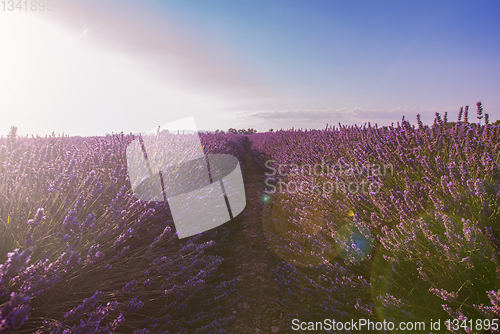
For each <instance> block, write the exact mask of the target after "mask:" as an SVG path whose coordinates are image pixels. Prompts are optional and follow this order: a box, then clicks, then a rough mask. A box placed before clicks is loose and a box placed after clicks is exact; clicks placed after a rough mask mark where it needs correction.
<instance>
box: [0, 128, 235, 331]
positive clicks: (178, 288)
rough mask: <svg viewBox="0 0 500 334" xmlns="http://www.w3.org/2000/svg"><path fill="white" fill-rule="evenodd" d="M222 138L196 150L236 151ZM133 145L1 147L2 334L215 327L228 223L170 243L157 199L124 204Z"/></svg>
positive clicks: (230, 287) (58, 141) (116, 138)
mask: <svg viewBox="0 0 500 334" xmlns="http://www.w3.org/2000/svg"><path fill="white" fill-rule="evenodd" d="M221 137H224V138H218V137H215V136H211V137H210V136H202V142H203V143H204V145H205V147H206V152H207V151H210V153H226V154H233V155H235V156H238V155H239V156H241V154H242V153H241V152H242V151H243V150H244V149H243V148H242V146H241V143H240V142H239V141H231V142H229V140H228V139H226V137H227V135H226V136H223V135H221ZM133 139H134V136H132V135H130V136H129V135H123V134H122V135H112V136H111V135H108V136H106V137H93V138H67V137H62V138H58V137H55V136H53V137H49V138H40V137H32V138H16V139H14V140H13V139H12V138H10V139H4V140H3V141H2V142H0V190H1V193H2V199H1V200H0V221H1V228H0V238H1V240H2V242H1V243H0V263H3V264H2V265H1V266H0V333H11V332H14V333H15V332H26V331H28V332H36V333H111V332H113V333H181V332H186V331H190V332H199V333H214V332H224V331H225V326H226V323H227V321H228V320H229V319H226V318H225V317H224V314H225V311H224V309H223V307H222V305H223V301H224V300H225V299H227V298H228V296H229V295H230V294H231V293H232V292H233V291H234V288H235V284H236V280H235V279H233V278H231V277H226V276H224V275H221V274H220V268H221V266H222V265H223V264H224V262H225V261H228V260H229V258H228V257H226V256H225V255H221V254H220V252H217V250H216V249H214V244H216V243H217V244H225V243H227V238H228V235H229V231H228V228H226V227H224V226H222V227H220V228H217V229H214V230H211V231H208V232H206V233H203V234H202V235H198V236H195V237H192V238H188V239H186V240H185V239H183V240H179V239H178V238H177V236H176V232H175V227H174V225H173V221H172V217H171V214H170V211H169V209H168V205H167V204H166V203H146V202H141V201H138V200H137V199H136V198H134V197H133V195H132V192H131V189H130V182H129V179H128V174H127V170H126V161H125V150H126V148H127V146H128V144H129V143H130V142H131V141H132V140H133ZM221 140H222V141H224V143H223V144H221V143H220V141H221ZM207 153H208V152H207Z"/></svg>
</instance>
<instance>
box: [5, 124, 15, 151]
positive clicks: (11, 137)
mask: <svg viewBox="0 0 500 334" xmlns="http://www.w3.org/2000/svg"><path fill="white" fill-rule="evenodd" d="M16 139H17V126H11V127H10V132H9V135H8V136H7V140H8V142H9V145H10V149H11V150H13V149H14V148H15V147H16Z"/></svg>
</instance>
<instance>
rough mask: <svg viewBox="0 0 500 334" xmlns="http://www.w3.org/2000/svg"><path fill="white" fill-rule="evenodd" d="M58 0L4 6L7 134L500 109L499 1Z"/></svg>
mask: <svg viewBox="0 0 500 334" xmlns="http://www.w3.org/2000/svg"><path fill="white" fill-rule="evenodd" d="M52 3H53V7H54V9H53V10H52V11H50V12H47V11H43V12H41V11H35V12H27V11H21V12H19V11H8V9H6V10H2V8H0V71H1V72H2V73H3V74H4V75H3V76H0V89H2V91H4V93H5V94H6V96H7V97H6V98H4V99H3V101H0V113H1V116H2V122H0V133H1V134H6V133H8V130H9V127H10V125H16V126H18V128H19V132H20V133H21V134H26V133H29V134H31V133H40V134H45V133H51V132H52V131H55V132H56V133H62V132H64V133H66V134H70V135H101V134H104V133H111V132H120V131H124V132H126V133H128V132H143V131H148V130H150V129H153V128H156V127H157V126H158V125H161V124H165V123H168V122H171V121H174V120H176V119H179V118H182V117H187V116H194V117H195V121H196V123H197V126H198V128H199V129H201V130H215V129H224V130H227V129H228V128H230V127H235V128H249V127H253V128H256V129H257V130H259V131H266V130H268V129H269V128H274V129H278V128H290V127H295V128H324V127H325V126H326V124H327V123H328V124H337V123H338V122H341V123H343V124H364V123H366V122H371V123H372V124H373V123H378V124H380V125H386V124H390V123H391V122H397V121H399V120H401V117H402V116H403V115H405V116H406V118H407V119H409V120H410V121H414V120H415V116H416V114H418V113H420V114H421V115H422V118H423V120H424V122H426V123H431V122H432V119H433V116H434V113H435V112H440V113H441V114H443V113H444V112H446V111H447V112H448V113H449V118H450V119H452V120H454V119H455V118H456V115H457V113H458V110H459V108H460V107H461V106H464V105H466V104H468V105H470V106H471V109H472V112H474V111H475V103H476V102H477V101H482V102H483V105H484V109H485V112H487V113H489V114H490V119H492V120H495V119H500V94H499V90H500V62H499V61H498V60H499V59H500V21H499V20H498V18H497V16H498V14H499V13H500V2H498V1H477V2H473V1H439V2H436V1H353V0H350V1H334V0H330V1H326V0H325V1H323V0H309V1H305V0H304V1H297V0H278V1H272V0H268V1H261V0H252V1H246V0H238V1H229V0H227V1H214V0H204V1H201V0H189V1H180V0H177V1H141V2H140V3H139V2H137V1H131V0H128V1H117V0H105V1H97V0H87V1H78V0H53V1H52ZM472 118H473V117H471V119H472Z"/></svg>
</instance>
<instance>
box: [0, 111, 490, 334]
mask: <svg viewBox="0 0 500 334" xmlns="http://www.w3.org/2000/svg"><path fill="white" fill-rule="evenodd" d="M477 107H478V111H477V115H478V117H477V119H475V118H476V117H474V119H472V118H473V117H472V116H469V108H468V107H466V108H464V109H461V110H460V113H459V115H458V120H456V121H454V122H450V120H448V119H447V118H448V115H443V116H444V117H441V116H440V115H439V114H436V118H435V121H434V124H433V125H431V126H424V125H423V124H422V122H421V121H420V118H419V117H417V120H416V122H413V121H411V122H410V121H408V120H405V119H403V120H402V121H400V122H398V123H397V125H394V126H390V127H378V126H376V125H371V124H366V125H363V126H350V127H346V126H339V127H333V126H331V127H327V128H326V129H324V130H294V129H292V130H279V131H273V132H267V133H256V134H251V135H238V134H221V133H217V134H200V139H201V142H202V144H203V149H204V151H205V153H206V154H208V153H224V154H231V155H233V156H235V157H237V158H238V159H239V161H240V165H241V166H242V172H243V175H244V181H245V187H246V188H247V189H246V192H247V206H249V203H250V202H251V203H256V205H257V206H258V211H257V212H258V215H257V216H256V215H244V216H243V217H239V218H238V217H237V218H235V219H233V220H232V221H231V222H229V223H227V224H224V225H222V226H219V227H217V228H215V229H212V230H210V231H207V232H204V233H202V234H199V235H196V236H194V237H189V238H185V239H179V238H178V237H177V235H176V230H175V226H174V224H173V219H172V215H171V213H170V211H169V207H168V204H167V203H155V202H142V201H139V200H137V199H136V198H135V197H134V196H133V193H132V190H131V185H130V180H129V176H128V173H127V162H126V157H125V151H126V148H127V145H128V144H129V143H130V142H131V141H132V140H133V139H134V138H135V136H134V135H123V134H118V135H108V136H105V137H92V138H77V137H58V136H52V137H47V138H45V137H43V138H42V137H37V136H31V137H26V138H24V137H16V136H15V135H11V136H9V137H8V138H2V139H1V140H0V263H2V264H1V265H0V333H135V334H139V333H240V332H237V331H236V330H235V328H240V327H235V326H234V324H235V323H237V322H238V320H241V319H242V318H244V317H245V313H237V312H236V311H232V310H233V309H235V308H236V306H235V303H236V302H238V301H239V296H240V295H241V294H242V291H244V290H245V289H247V287H246V286H245V285H243V284H242V282H241V281H242V279H241V274H242V273H241V272H240V271H239V270H238V269H237V268H238V267H237V266H235V263H241V262H242V261H243V260H242V254H244V252H245V249H243V250H242V251H239V252H238V251H235V248H236V246H238V245H240V244H241V243H240V240H238V238H236V234H237V233H242V229H243V233H244V232H245V231H244V227H242V226H243V225H242V223H243V222H244V223H245V224H251V225H254V226H255V225H257V226H258V228H257V230H258V231H259V233H260V235H259V237H260V238H262V239H263V240H264V241H265V247H263V248H262V249H259V250H258V251H261V252H268V253H269V254H271V256H272V257H273V259H274V260H273V261H274V262H272V263H274V264H275V265H273V268H272V270H271V274H270V275H269V277H265V278H262V280H266V282H271V284H273V287H272V288H273V289H274V290H275V291H276V296H277V298H275V300H273V301H272V302H273V303H274V304H276V307H279V309H280V310H282V311H283V313H285V314H284V317H283V319H286V320H283V321H281V322H280V326H279V327H276V326H270V325H269V326H268V327H267V329H265V328H261V330H260V332H262V331H264V332H269V333H271V332H277V331H279V332H294V333H295V332H297V333H306V332H310V330H311V329H310V328H309V327H308V326H309V325H305V326H303V327H301V328H294V325H293V322H292V319H300V321H303V322H307V323H308V324H309V323H310V324H313V325H314V326H316V323H317V322H319V323H321V322H323V320H324V319H335V320H336V321H339V322H340V321H343V322H350V321H353V320H358V319H367V320H370V321H372V322H381V321H387V322H389V321H392V322H394V323H396V324H397V323H399V322H424V323H426V327H425V329H422V328H421V329H420V330H413V331H411V332H420V333H430V332H433V333H437V332H443V333H444V332H446V331H447V329H446V326H445V324H444V323H443V322H444V321H445V320H447V319H450V323H451V324H453V326H451V327H452V328H450V330H449V332H452V333H489V332H498V331H496V330H495V328H496V327H497V326H495V324H496V321H494V320H495V319H500V290H499V289H500V287H499V286H498V285H499V284H498V283H499V278H500V275H499V271H498V260H499V259H498V255H499V249H500V248H499V247H500V241H499V239H500V224H499V223H500V168H499V163H500V126H499V125H491V124H489V121H488V119H487V117H485V119H482V117H483V113H482V107H481V105H480V104H478V105H477ZM474 116H475V115H474ZM454 117H455V115H454ZM249 159H251V161H250V160H249ZM280 165H282V166H284V167H283V168H279V169H278V167H279V166H280ZM315 165H318V166H319V168H316V169H315V167H314V166H315ZM249 166H252V169H250V167H249ZM347 167H349V168H347ZM254 168H255V169H254ZM312 183H314V184H316V187H310V186H311V184H312ZM252 185H258V186H259V187H258V189H261V190H262V191H260V190H259V193H254V192H252V191H249V189H250V188H251V186H252ZM300 185H305V187H302V188H301V187H300ZM360 185H361V187H360ZM280 188H281V189H280ZM247 209H248V208H247ZM264 248H265V249H264ZM246 260H249V259H248V258H245V259H244V261H246ZM262 298H264V297H262ZM233 301H236V302H233ZM266 305H267V304H266ZM267 307H268V308H271V307H272V305H267ZM263 314H264V317H265V312H264V313H263ZM438 319H440V320H441V328H440V330H436V329H435V330H431V327H430V322H431V321H437V320H438ZM247 320H249V321H252V319H247ZM264 320H266V321H269V323H270V322H271V320H276V319H266V318H264ZM478 320H479V321H478ZM453 321H454V322H453ZM455 324H458V326H455ZM499 325H500V324H499ZM239 330H240V329H239ZM394 331H396V330H394ZM245 332H250V330H245ZM255 332H256V331H255V330H254V331H253V333H255ZM318 332H331V333H344V332H346V331H345V330H344V329H339V328H336V329H335V328H334V329H328V328H326V326H325V328H322V329H321V330H319V331H318ZM358 332H360V333H362V332H367V330H366V328H365V330H359V331H358ZM375 332H377V331H375ZM378 332H390V331H389V330H379V331H378ZM400 332H401V331H400ZM409 332H410V331H409Z"/></svg>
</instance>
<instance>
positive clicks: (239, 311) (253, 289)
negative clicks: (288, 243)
mask: <svg viewBox="0 0 500 334" xmlns="http://www.w3.org/2000/svg"><path fill="white" fill-rule="evenodd" d="M244 174H245V177H244V178H245V180H244V181H245V194H246V199H247V205H246V208H245V210H244V211H243V213H242V219H241V224H242V225H243V226H242V228H241V229H240V230H239V232H238V234H237V235H236V238H237V240H238V242H237V243H236V244H237V245H238V246H237V247H236V250H235V251H236V254H237V257H238V259H237V269H238V270H239V271H240V272H241V274H240V275H239V279H240V282H239V284H238V288H237V289H238V290H237V291H236V293H235V294H234V297H233V298H231V300H230V302H231V303H232V304H233V306H232V308H231V310H230V312H231V313H232V314H231V315H232V316H233V318H235V322H234V323H233V324H232V325H230V326H229V328H228V333H234V334H240V333H283V332H285V331H287V328H288V324H287V323H286V322H285V312H284V310H283V309H282V307H281V306H280V305H279V304H278V303H277V301H276V298H277V297H278V295H277V291H276V285H275V282H274V277H273V274H272V272H271V269H272V268H274V267H276V265H277V263H278V260H277V259H276V258H275V257H273V254H272V253H271V252H272V251H271V250H270V249H269V247H268V245H267V242H266V239H265V237H264V233H263V231H262V222H261V220H262V215H261V204H260V198H261V195H262V194H263V191H264V183H263V182H262V175H261V172H260V171H259V168H258V166H257V165H256V164H255V161H254V158H253V157H252V154H251V151H250V144H249V142H248V141H247V143H246V161H245V173H244ZM238 298H239V300H238Z"/></svg>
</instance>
